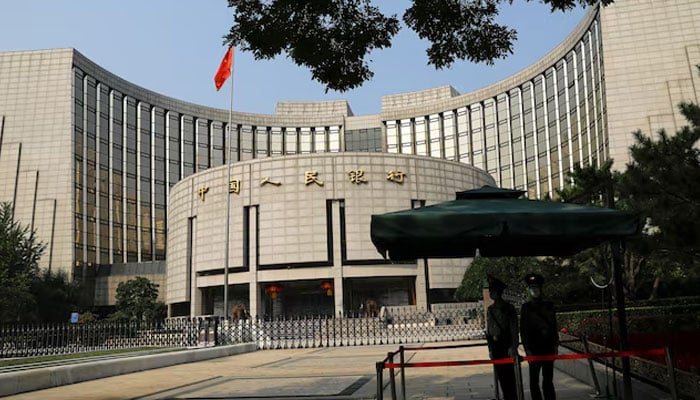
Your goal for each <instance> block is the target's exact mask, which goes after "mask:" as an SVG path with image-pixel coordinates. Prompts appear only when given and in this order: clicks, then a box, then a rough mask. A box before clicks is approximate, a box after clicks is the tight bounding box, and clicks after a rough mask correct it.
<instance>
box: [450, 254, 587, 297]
mask: <svg viewBox="0 0 700 400" xmlns="http://www.w3.org/2000/svg"><path fill="white" fill-rule="evenodd" d="M530 272H535V273H539V274H541V275H542V276H544V277H545V292H546V295H547V297H548V298H549V299H550V300H552V301H554V302H556V303H559V304H562V303H580V302H586V301H588V300H591V299H595V298H594V297H592V296H594V295H595V293H594V291H593V290H592V288H591V286H590V284H589V278H588V276H587V275H585V274H584V273H581V271H580V270H579V269H578V268H577V266H576V265H575V264H572V263H571V262H570V261H569V260H564V259H561V258H555V257H493V258H490V257H477V258H476V259H474V261H473V262H472V264H471V265H470V266H469V269H468V270H467V272H466V273H465V274H464V277H463V279H462V282H461V284H460V286H459V287H458V288H457V290H456V291H455V298H456V299H457V300H471V301H473V300H479V299H481V298H482V297H483V292H482V288H483V286H484V282H485V281H486V275H487V274H491V275H494V276H496V277H498V278H499V279H500V280H502V281H503V282H504V283H505V284H506V285H508V289H509V290H512V291H515V292H517V293H522V294H524V293H525V284H524V282H523V279H524V278H525V275H526V274H528V273H530Z"/></svg>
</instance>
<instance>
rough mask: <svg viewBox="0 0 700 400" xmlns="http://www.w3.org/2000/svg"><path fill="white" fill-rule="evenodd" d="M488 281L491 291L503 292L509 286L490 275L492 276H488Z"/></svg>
mask: <svg viewBox="0 0 700 400" xmlns="http://www.w3.org/2000/svg"><path fill="white" fill-rule="evenodd" d="M486 281H487V282H488V284H489V289H493V290H503V289H505V288H506V287H507V285H506V284H505V283H503V281H502V280H500V279H498V278H496V277H495V276H493V275H490V274H489V275H486Z"/></svg>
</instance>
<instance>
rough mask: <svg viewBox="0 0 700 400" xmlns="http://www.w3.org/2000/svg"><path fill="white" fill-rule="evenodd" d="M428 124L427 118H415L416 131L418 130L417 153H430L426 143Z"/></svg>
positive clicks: (420, 154) (421, 154) (424, 154)
mask: <svg viewBox="0 0 700 400" xmlns="http://www.w3.org/2000/svg"><path fill="white" fill-rule="evenodd" d="M425 131H426V126H425V118H424V117H420V118H416V120H415V132H416V154H417V155H419V156H427V155H428V152H427V150H428V146H427V143H426V132H425Z"/></svg>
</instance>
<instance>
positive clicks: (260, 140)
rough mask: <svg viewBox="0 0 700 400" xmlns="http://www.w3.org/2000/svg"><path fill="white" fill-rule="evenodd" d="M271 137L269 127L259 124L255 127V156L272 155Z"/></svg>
mask: <svg viewBox="0 0 700 400" xmlns="http://www.w3.org/2000/svg"><path fill="white" fill-rule="evenodd" d="M269 137H270V134H269V131H268V128H267V127H264V126H258V127H256V128H255V158H267V157H269V156H270V151H269V147H270V146H269V145H268V140H269Z"/></svg>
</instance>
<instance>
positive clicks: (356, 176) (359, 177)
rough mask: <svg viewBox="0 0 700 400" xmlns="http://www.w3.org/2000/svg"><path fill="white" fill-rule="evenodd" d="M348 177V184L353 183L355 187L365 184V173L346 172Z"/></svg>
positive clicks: (358, 170) (360, 171)
mask: <svg viewBox="0 0 700 400" xmlns="http://www.w3.org/2000/svg"><path fill="white" fill-rule="evenodd" d="M348 176H349V177H350V183H354V184H356V185H359V184H360V183H367V178H365V171H363V170H361V169H356V170H353V171H350V172H348Z"/></svg>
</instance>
